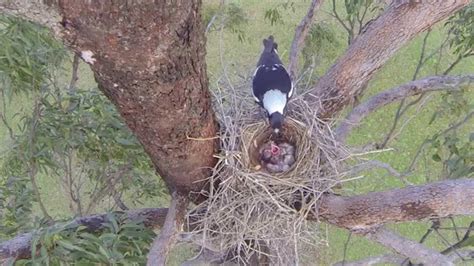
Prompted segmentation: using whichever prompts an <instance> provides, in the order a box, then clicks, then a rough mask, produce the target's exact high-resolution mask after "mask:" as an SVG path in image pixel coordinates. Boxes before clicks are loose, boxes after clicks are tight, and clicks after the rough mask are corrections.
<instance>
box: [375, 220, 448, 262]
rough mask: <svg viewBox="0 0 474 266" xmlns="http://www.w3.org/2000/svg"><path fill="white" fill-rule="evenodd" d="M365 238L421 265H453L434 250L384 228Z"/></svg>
mask: <svg viewBox="0 0 474 266" xmlns="http://www.w3.org/2000/svg"><path fill="white" fill-rule="evenodd" d="M366 237H367V238H368V239H370V240H373V241H375V242H377V243H379V244H381V245H383V246H385V247H389V248H391V249H393V250H394V251H395V252H397V253H399V254H401V255H403V256H406V257H408V258H410V260H411V261H414V262H417V263H423V264H425V265H440V266H441V265H442V266H447V265H453V263H452V262H451V260H450V259H449V258H448V257H447V256H445V255H442V254H441V253H439V252H437V251H436V250H433V249H430V248H427V247H426V246H424V245H422V244H420V243H418V242H416V241H413V240H409V239H406V238H404V237H402V236H400V235H398V234H396V233H394V232H392V231H390V230H388V229H386V228H384V227H380V228H378V229H376V230H374V231H373V232H369V233H368V234H366Z"/></svg>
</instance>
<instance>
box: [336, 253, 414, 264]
mask: <svg viewBox="0 0 474 266" xmlns="http://www.w3.org/2000/svg"><path fill="white" fill-rule="evenodd" d="M404 261H405V258H404V257H402V256H400V255H395V254H384V255H380V256H374V257H367V258H363V259H361V260H357V261H348V262H345V261H341V262H337V263H334V264H333V266H371V265H381V264H383V265H385V264H390V265H402V264H403V262H404Z"/></svg>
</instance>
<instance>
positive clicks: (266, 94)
mask: <svg viewBox="0 0 474 266" xmlns="http://www.w3.org/2000/svg"><path fill="white" fill-rule="evenodd" d="M277 48H278V44H277V43H276V42H275V41H274V39H273V36H269V37H268V38H267V39H263V52H262V54H261V55H260V59H259V60H258V63H257V69H256V70H255V73H254V74H253V82H252V89H253V90H252V92H253V96H254V97H255V101H256V102H257V103H258V104H259V105H260V106H261V107H263V108H264V109H265V111H266V112H267V115H268V119H269V121H270V126H271V127H272V128H273V130H274V131H275V133H278V132H279V131H280V129H281V127H282V125H283V118H284V114H285V109H286V104H287V103H288V100H289V99H290V98H291V96H292V94H293V83H292V82H291V79H290V75H289V74H288V72H287V71H286V69H285V67H284V66H283V64H282V62H281V60H280V57H279V56H278V52H277Z"/></svg>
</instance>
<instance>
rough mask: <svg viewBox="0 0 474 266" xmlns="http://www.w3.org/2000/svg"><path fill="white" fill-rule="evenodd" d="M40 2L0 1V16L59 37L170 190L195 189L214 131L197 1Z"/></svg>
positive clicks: (205, 170)
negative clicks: (9, 16) (40, 26)
mask: <svg viewBox="0 0 474 266" xmlns="http://www.w3.org/2000/svg"><path fill="white" fill-rule="evenodd" d="M44 2H45V3H46V4H48V5H49V6H48V5H45V4H43V3H42V1H33V2H31V3H30V2H29V1H20V2H18V1H7V0H1V1H0V11H3V12H8V13H9V14H16V15H20V16H22V17H24V18H27V19H30V20H32V21H35V22H38V23H40V24H43V25H45V26H48V27H50V28H53V29H54V31H55V32H58V34H56V36H58V37H61V38H62V40H63V41H65V43H66V44H67V45H68V46H69V47H70V48H72V50H74V51H75V52H76V53H78V54H79V55H81V57H82V59H84V61H86V62H87V63H88V64H89V65H90V67H91V69H92V71H93V72H94V75H95V79H96V81H97V83H98V84H99V88H100V89H101V90H102V91H103V92H104V94H105V95H106V96H107V97H108V98H109V99H110V100H111V101H112V102H113V103H114V104H115V105H116V107H117V109H118V111H119V112H120V114H121V116H122V117H123V118H124V120H125V122H126V123H127V125H128V126H129V127H130V129H131V130H132V131H133V132H134V133H135V135H136V136H137V138H138V140H139V141H140V142H141V143H142V144H143V146H144V148H145V151H146V152H147V153H148V154H149V155H150V157H151V160H152V161H153V163H154V165H155V167H156V169H157V171H158V173H159V174H160V175H161V176H162V177H163V178H164V180H165V181H166V183H167V184H168V186H169V187H170V188H171V189H172V190H173V191H174V190H179V191H189V190H193V191H199V190H201V188H202V185H203V182H200V181H202V180H204V179H205V178H206V177H207V176H208V175H209V173H210V170H209V169H210V168H212V167H213V166H214V164H215V159H214V158H213V154H214V153H215V151H216V141H215V138H213V137H214V136H215V134H216V131H217V125H216V122H215V119H214V113H213V111H212V109H211V100H210V93H209V91H208V80H207V75H206V64H205V60H204V55H205V37H204V30H203V28H202V25H201V18H200V15H199V12H200V8H201V1H200V0H192V1H191V0H173V1H87V0H81V1H76V0H60V1H44ZM48 13H51V14H52V15H51V16H49V14H48ZM41 15H44V16H45V19H42V17H41Z"/></svg>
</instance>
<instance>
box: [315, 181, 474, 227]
mask: <svg viewBox="0 0 474 266" xmlns="http://www.w3.org/2000/svg"><path fill="white" fill-rule="evenodd" d="M472 199H474V180H472V179H458V180H448V181H441V182H435V183H431V184H427V185H423V186H408V187H405V188H400V189H393V190H388V191H382V192H371V193H367V194H365V195H360V196H350V197H345V196H335V195H328V196H326V197H323V198H322V199H321V203H320V206H319V210H318V212H317V213H318V214H319V219H322V220H325V221H327V222H329V223H331V224H333V225H336V226H338V227H343V228H346V229H349V230H366V229H369V228H372V227H374V226H378V225H381V224H384V223H389V222H406V221H420V220H423V219H430V218H437V217H448V216H455V215H471V214H474V200H472ZM315 218H317V217H314V216H313V217H311V218H310V219H315Z"/></svg>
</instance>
